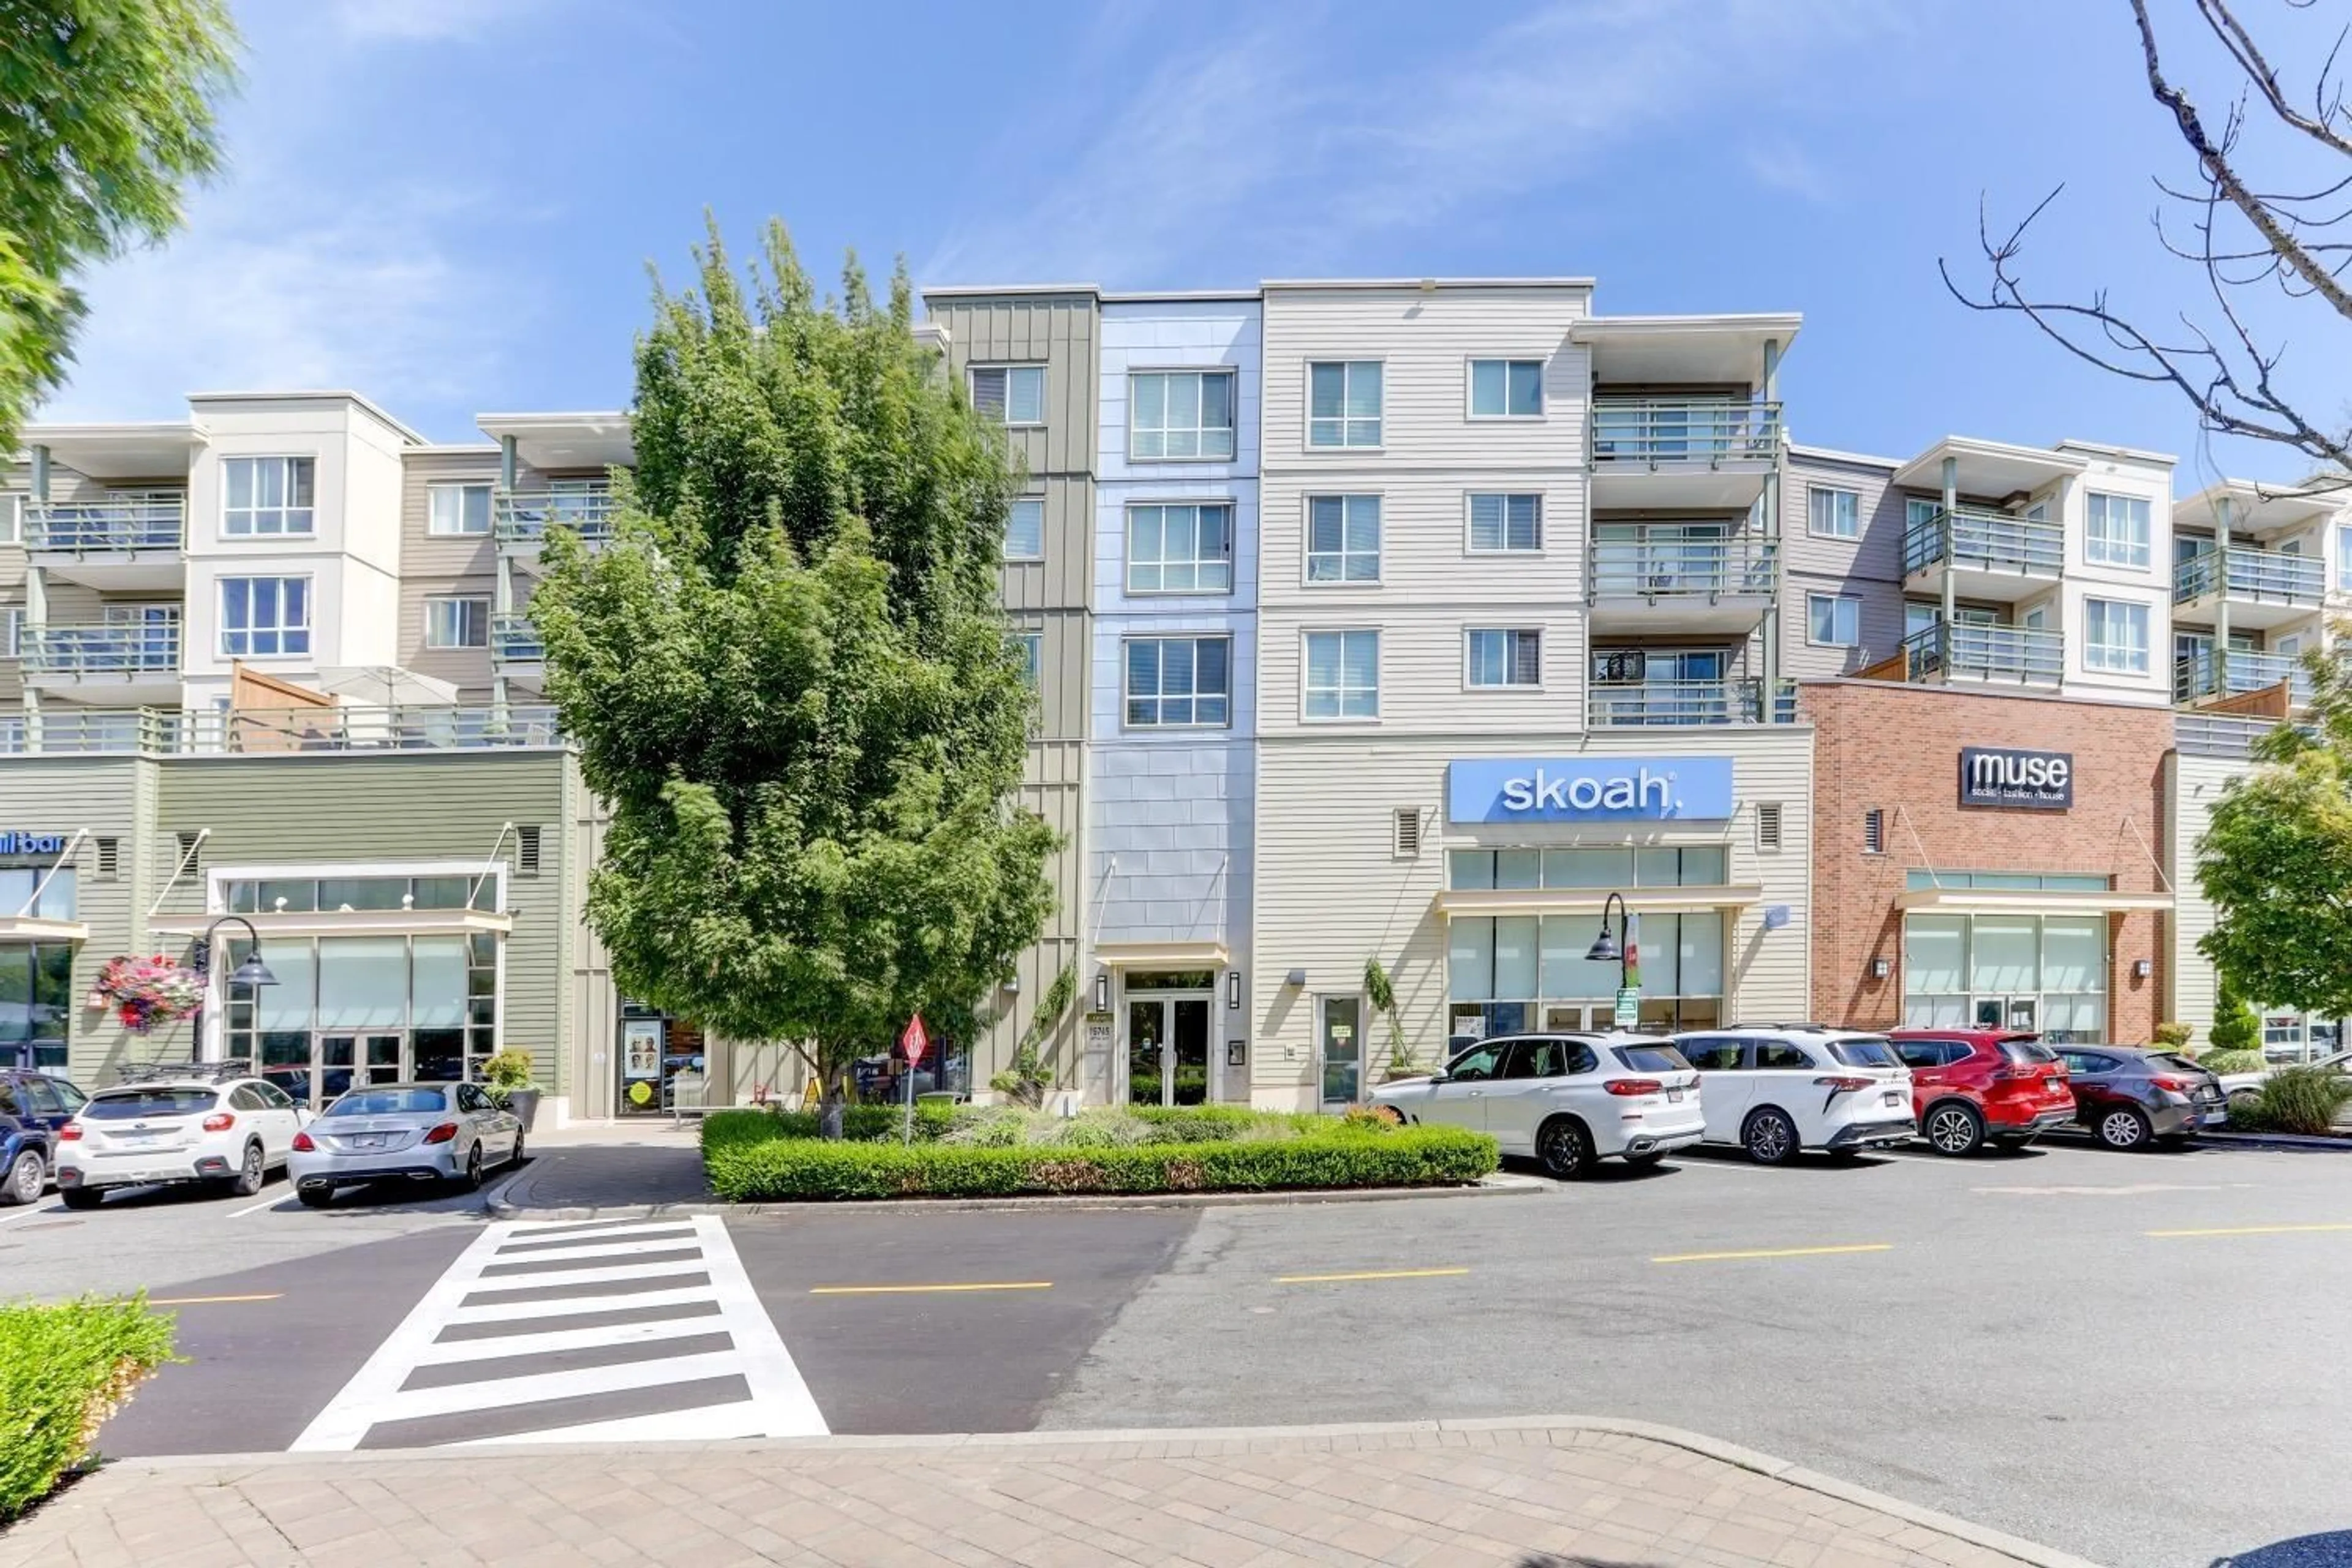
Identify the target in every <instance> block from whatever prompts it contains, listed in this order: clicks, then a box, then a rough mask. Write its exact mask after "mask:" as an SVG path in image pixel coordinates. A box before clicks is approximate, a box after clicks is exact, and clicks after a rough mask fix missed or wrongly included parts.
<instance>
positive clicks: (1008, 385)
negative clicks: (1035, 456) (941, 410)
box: [971, 364, 1045, 425]
mask: <svg viewBox="0 0 2352 1568" xmlns="http://www.w3.org/2000/svg"><path fill="white" fill-rule="evenodd" d="M971 405H972V407H974V408H975V409H977V410H979V411H980V414H981V416H982V418H986V419H993V420H996V421H997V422H999V423H1000V424H1004V425H1043V424H1044V423H1045V366H1044V365H1042V364H976V365H973V366H972V367H971Z"/></svg>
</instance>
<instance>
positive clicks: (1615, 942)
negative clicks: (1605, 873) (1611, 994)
mask: <svg viewBox="0 0 2352 1568" xmlns="http://www.w3.org/2000/svg"><path fill="white" fill-rule="evenodd" d="M1612 906H1614V907H1615V909H1616V910H1617V934H1616V935H1615V936H1613V937H1612V936H1611V935H1610V934H1609V910H1610V909H1611V907H1612ZM1632 919H1633V917H1632V916H1631V915H1630V914H1629V913H1627V911H1626V909H1625V895H1624V894H1622V893H1615V892H1612V893H1611V894H1610V895H1609V897H1608V898H1607V899H1605V900H1602V901H1601V934H1600V935H1599V936H1596V937H1594V938H1593V939H1592V945H1591V947H1589V948H1587V949H1585V951H1584V956H1585V959H1586V961H1587V962H1589V963H1615V964H1616V965H1617V1006H1616V1008H1615V1009H1613V1010H1614V1011H1616V1012H1622V1011H1623V1010H1624V1005H1625V994H1626V993H1627V992H1628V991H1629V990H1631V989H1633V987H1632V984H1631V983H1630V981H1629V980H1628V978H1627V972H1628V970H1629V969H1630V968H1631V961H1632V959H1633V927H1632V924H1631V921H1632ZM1636 1006H1637V1007H1638V1006H1639V1003H1638V1001H1637V1002H1636ZM1640 1021H1641V1020H1640V1018H1639V1017H1638V1016H1636V1017H1635V1018H1633V1019H1631V1020H1628V1019H1625V1018H1622V1017H1621V1018H1619V1019H1618V1020H1617V1027H1619V1028H1621V1029H1630V1028H1632V1027H1633V1026H1634V1024H1637V1023H1639V1022H1640Z"/></svg>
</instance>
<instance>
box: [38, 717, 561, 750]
mask: <svg viewBox="0 0 2352 1568" xmlns="http://www.w3.org/2000/svg"><path fill="white" fill-rule="evenodd" d="M562 744H563V734H562V731H560V730H559V729H557V727H556V721H555V710H554V709H553V708H551V707H547V706H544V705H538V706H531V707H516V706H509V707H506V708H497V707H455V706H450V707H443V706H421V707H405V708H240V709H237V710H234V711H222V710H217V709H214V710H205V711H198V712H182V711H179V710H173V709H160V708H114V709H105V708H79V709H55V708H53V709H50V710H47V711H45V712H43V713H41V714H39V715H37V716H36V715H32V714H26V713H9V714H0V753H6V754H12V755H19V756H22V755H34V756H47V755H83V754H89V753H92V752H138V753H144V754H147V755H150V756H170V755H174V754H178V755H188V754H205V755H212V754H218V753H221V752H250V753H254V754H257V755H260V754H274V753H278V752H382V751H480V750H488V749H496V748H505V747H519V746H560V745H562Z"/></svg>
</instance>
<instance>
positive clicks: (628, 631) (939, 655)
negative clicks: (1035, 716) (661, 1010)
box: [531, 224, 1055, 1135]
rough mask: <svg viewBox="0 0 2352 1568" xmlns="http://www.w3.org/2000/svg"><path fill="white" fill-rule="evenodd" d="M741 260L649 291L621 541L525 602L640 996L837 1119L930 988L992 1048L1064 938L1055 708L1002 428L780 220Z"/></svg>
mask: <svg viewBox="0 0 2352 1568" xmlns="http://www.w3.org/2000/svg"><path fill="white" fill-rule="evenodd" d="M765 252H766V254H765V264H764V266H754V267H753V268H750V269H749V273H748V279H745V280H740V281H739V279H738V278H737V276H736V274H735V272H734V270H733V268H732V267H731V265H730V262H729V259H728V258H727V255H726V252H725V250H724V248H723V247H722V246H721V245H720V243H719V235H718V232H717V229H716V226H713V228H712V231H711V234H710V238H709V244H708V246H707V247H705V248H704V249H702V250H700V251H698V252H697V262H698V271H699V279H698V281H699V289H698V290H695V289H689V290H687V291H685V292H681V293H670V292H667V290H665V289H662V288H661V286H660V285H659V284H658V282H657V283H656V290H655V301H654V307H655V308H654V321H653V325H652V327H651V329H650V330H649V331H646V333H645V334H644V335H643V336H642V337H641V338H640V339H639V341H638V343H637V349H636V409H635V414H634V416H632V427H633V430H634V433H635V447H636V467H635V473H634V474H633V475H629V474H624V475H621V476H619V477H618V479H617V481H616V485H617V490H618V496H619V500H618V508H619V510H618V515H617V518H616V521H615V532H614V540H613V542H612V543H611V545H610V547H609V548H607V549H604V550H603V551H602V552H594V553H592V552H589V551H588V550H587V549H586V548H584V547H583V545H582V544H581V543H580V542H579V541H577V540H576V539H574V538H572V537H571V536H570V535H569V534H568V533H562V532H561V531H559V533H558V535H557V536H556V537H554V538H553V539H551V542H550V544H549V548H548V551H547V555H548V569H547V576H546V580H545V582H544V584H542V586H541V588H540V590H539V592H538V594H537V595H536V596H535V597H534V598H533V599H532V601H531V613H532V616H533V618H534V619H535V620H536V622H537V623H538V626H539V628H540V630H541V634H542V635H543V636H544V637H545V639H546V646H547V659H548V667H549V688H548V689H549V692H550V695H551V697H552V698H553V700H554V701H555V704H556V706H557V709H558V710H559V711H560V713H561V715H562V723H563V727H564V730H565V731H566V732H567V733H568V734H569V735H570V736H571V737H572V740H573V741H574V742H576V743H577V744H578V745H579V747H580V754H581V768H582V773H583V777H584V778H585V780H586V782H587V784H588V785H589V787H590V788H592V789H593V790H595V791H596V792H597V793H598V794H599V795H601V796H603V797H604V800H605V801H606V802H608V803H609V806H610V809H611V813H612V826H611V830H610V833H609V835H608V837H607V838H606V840H605V846H604V849H605V854H604V862H603V864H602V866H601V867H600V868H598V870H597V872H596V873H595V875H594V878H593V881H592V883H591V885H590V889H589V899H588V914H589V919H590V920H591V921H592V922H593V925H594V927H595V929H596V931H597V933H598V935H599V936H601V937H602V938H603V940H604V943H605V945H606V946H607V947H608V948H609V949H610V951H611V953H612V962H613V971H614V978H615V980H616V981H617V982H618V983H619V984H620V986H621V988H622V989H623V990H624V991H625V992H627V993H629V994H634V995H639V996H643V997H645V998H646V999H647V1000H649V1001H652V1002H654V1003H656V1004H657V1005H661V1006H662V1007H665V1008H667V1009H669V1010H671V1011H674V1012H677V1013H682V1014H685V1015H688V1016H691V1017H694V1018H697V1019H698V1020H700V1021H701V1022H702V1023H703V1024H704V1025H706V1026H709V1027H710V1028H712V1029H715V1030H717V1031H718V1032H719V1033H720V1034H722V1035H725V1036H728V1037H732V1038H736V1039H742V1040H780V1041H783V1042H785V1043H787V1044H789V1045H791V1046H792V1047H794V1048H795V1049H797V1050H798V1051H799V1052H800V1053H801V1054H802V1056H803V1058H805V1059H806V1060H807V1061H808V1062H809V1064H810V1066H811V1068H812V1069H813V1070H814V1072H815V1073H816V1075H817V1076H818V1079H819V1080H820V1081H821V1083H822V1084H823V1086H824V1089H823V1093H824V1107H825V1113H824V1123H825V1126H826V1129H827V1131H828V1132H829V1133H833V1134H835V1135H837V1133H838V1131H839V1127H840V1111H841V1105H842V1101H843V1099H844V1097H845V1080H846V1079H847V1076H848V1071H849V1068H850V1066H851V1064H852V1063H853V1062H854V1061H855V1060H856V1058H859V1057H861V1056H866V1055H870V1054H873V1053H877V1052H881V1051H884V1050H887V1048H888V1047H889V1046H890V1043H891V1041H892V1040H893V1039H894V1038H895V1037H896V1036H897V1034H898V1031H899V1030H900V1029H901V1028H902V1027H903V1026H905V1024H906V1022H907V1019H908V1015H910V1014H912V1013H914V1012H916V1011H918V1010H919V1011H920V1012H921V1013H922V1015H923V1016H924V1018H925V1020H926V1022H927V1023H928V1024H929V1027H930V1029H931V1031H932V1033H933V1034H934V1036H935V1037H945V1038H948V1039H963V1040H970V1039H972V1038H973V1037H975V1036H976V1035H977V1034H978V1033H979V1031H980V1028H981V1026H982V1017H981V1015H980V1013H979V1010H978V1009H979V1003H980V999H981V998H982V997H983V996H985V995H987V994H991V993H992V992H993V991H994V989H995V988H996V986H997V985H998V984H1000V983H1001V982H1002V981H1003V979H1004V977H1005V976H1007V975H1009V974H1010V973H1012V965H1013V958H1014V956H1015V955H1016V954H1017V953H1018V952H1020V951H1021V950H1022V949H1023V948H1024V947H1026V946H1027V945H1028V944H1029V943H1031V942H1034V940H1035V939H1036V937H1037V934H1038V932H1039V931H1040V930H1041V929H1042V928H1043V926H1044V923H1045V916H1046V914H1047V912H1048V910H1049V907H1050V904H1051V900H1052V892H1051V889H1050V885H1049V884H1048V882H1047V880H1046V879H1045V872H1044V866H1045V858H1046V857H1047V856H1048V855H1049V854H1050V853H1051V852H1052V850H1053V848H1054V846H1055V837H1054V834H1053V832H1052V830H1051V829H1049V828H1048V827H1047V826H1045V824H1044V822H1042V821H1041V820H1040V819H1039V818H1038V817H1037V816H1034V814H1032V813H1030V812H1027V811H1024V810H1021V809H1018V808H1016V806H1015V805H1013V799H1014V795H1015V793H1016V791H1017V790H1018V788H1019V786H1020V784H1021V777H1022V767H1023V762H1024V755H1025V752H1026V750H1027V741H1028V730H1029V724H1030V720H1031V716H1032V712H1033V709H1034V696H1033V694H1032V693H1031V691H1030V689H1029V688H1028V685H1027V683H1026V681H1025V680H1024V676H1023V668H1022V661H1021V659H1020V658H1019V657H1018V655H1017V653H1016V652H1015V650H1014V648H1013V645H1012V643H1011V641H1010V639H1009V637H1008V636H1007V626H1006V623H1005V620H1004V616H1003V611H1002V610H1001V609H1000V608H999V606H998V604H997V599H996V591H997V566H998V563H999V561H1000V560H1001V558H1002V554H1003V538H1004V524H1005V518H1006V515H1007V513H1008V512H1009V510H1010V509H1011V503H1012V500H1013V495H1014V493H1015V491H1016V489H1017V484H1018V475H1017V471H1016V469H1015V468H1014V467H1013V464H1012V463H1011V461H1010V460H1009V459H1008V457H1007V448H1006V447H1005V443H1004V439H1003V436H1002V434H1001V433H1000V432H998V431H997V430H995V429H994V428H992V426H989V425H987V424H985V423H984V422H983V421H982V420H981V419H980V418H979V417H978V416H976V415H975V414H974V413H973V412H972V410H971V406H970V405H969V404H968V403H967V402H966V401H965V400H964V398H963V396H962V395H961V392H960V391H959V390H957V389H955V388H953V387H952V386H950V383H949V378H948V377H946V376H945V375H944V374H941V373H940V369H939V366H938V364H937V363H936V359H935V357H934V356H932V355H930V354H929V353H926V352H924V351H922V350H920V349H919V348H918V347H917V346H916V344H915V342H914V340H913V336H912V331H911V328H912V304H911V299H912V294H911V290H910V289H909V287H908V282H907V279H906V275H905V271H904V268H901V269H900V271H899V273H898V276H897V277H896V278H895V279H893V280H892V284H891V289H890V298H889V301H888V304H887V307H884V308H879V309H877V307H876V305H875V303H874V301H873V300H872V298H871V297H870V295H869V293H868V290H867V288H866V279H865V277H864V275H863V274H862V273H861V272H860V271H859V269H858V268H857V264H856V258H854V257H853V258H851V259H850V262H849V264H848V267H847V268H846V272H845V280H844V282H845V287H844V290H843V297H842V298H841V299H840V300H838V301H835V300H824V301H823V302H822V303H820V302H819V301H818V300H816V298H815V296H814V290H813V289H812V288H811V285H810V282H809V279H808V277H807V275H806V274H805V273H804V272H803V270H802V268H801V266H800V263H799V261H798V259H797V258H795V257H794V255H793V249H792V245H791V241H790V240H789V238H788V237H786V235H785V233H784V230H783V227H782V225H780V224H772V225H771V226H770V227H769V229H768V232H767V236H766V246H765Z"/></svg>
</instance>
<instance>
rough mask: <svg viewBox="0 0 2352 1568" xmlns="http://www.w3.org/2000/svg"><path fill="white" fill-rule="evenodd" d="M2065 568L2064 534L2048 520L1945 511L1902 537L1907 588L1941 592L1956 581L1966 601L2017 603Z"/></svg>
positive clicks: (1964, 510) (1968, 509) (1971, 509)
mask: <svg viewBox="0 0 2352 1568" xmlns="http://www.w3.org/2000/svg"><path fill="white" fill-rule="evenodd" d="M2065 564H2066V530H2065V527H2064V525H2063V524H2061V523H2056V522H2053V521H2049V520H2048V519H2046V518H2034V517H2019V516H2017V515H2015V514H2013V513H2011V512H2005V511H1991V510H1985V509H1983V508H1979V507H1965V506H1964V507H1957V508H1955V509H1953V510H1951V511H1949V512H1947V511H1945V510H1943V509H1942V508H1941V507H1938V508H1937V509H1936V510H1935V511H1934V512H1933V513H1932V514H1931V515H1929V516H1927V517H1925V518H1922V519H1921V520H1920V521H1917V522H1916V523H1914V524H1912V525H1911V527H1910V528H1909V529H1907V530H1906V531H1905V532H1904V535H1903V581H1904V586H1905V587H1906V588H1909V589H1912V590H1913V591H1915V592H1916V591H1921V590H1930V589H1933V590H1940V589H1941V588H1942V586H1943V583H1944V575H1945V574H1946V573H1947V572H1948V573H1950V574H1952V575H1953V577H1954V578H1955V579H1957V581H1956V584H1955V587H1956V589H1957V591H1958V593H1959V594H1960V595H1961V596H1962V597H1965V598H1975V599H2002V600H2014V599H2017V598H2021V597H2022V596H2023V595H2026V594H2027V593H2038V592H2040V591H2041V589H2042V586H2043V585H2044V584H2050V583H2054V582H2056V581H2057V580H2058V577H2059V574H2060V573H2061V572H2062V571H2063V569H2064V567H2065Z"/></svg>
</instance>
